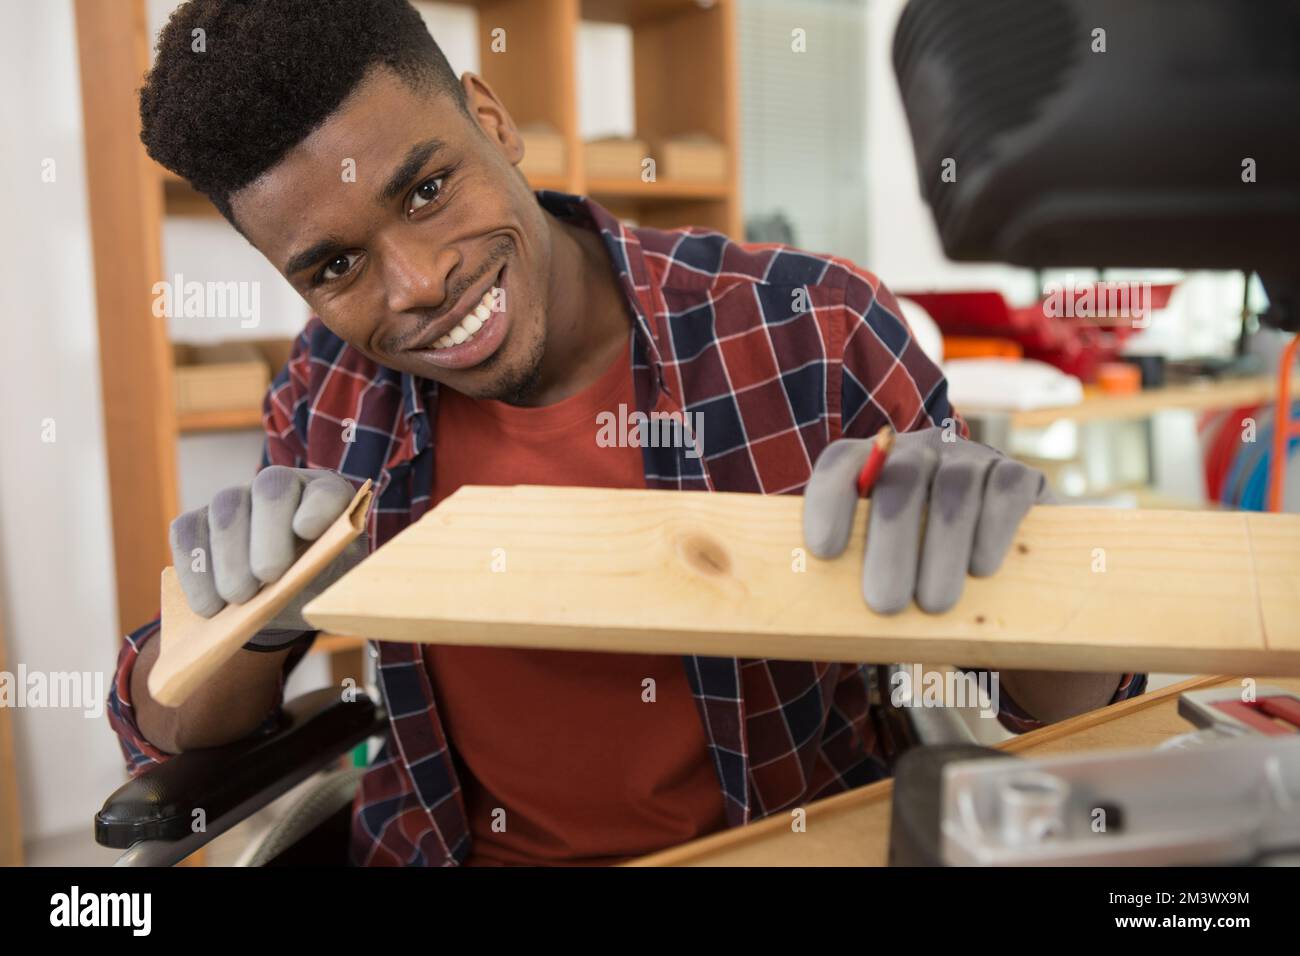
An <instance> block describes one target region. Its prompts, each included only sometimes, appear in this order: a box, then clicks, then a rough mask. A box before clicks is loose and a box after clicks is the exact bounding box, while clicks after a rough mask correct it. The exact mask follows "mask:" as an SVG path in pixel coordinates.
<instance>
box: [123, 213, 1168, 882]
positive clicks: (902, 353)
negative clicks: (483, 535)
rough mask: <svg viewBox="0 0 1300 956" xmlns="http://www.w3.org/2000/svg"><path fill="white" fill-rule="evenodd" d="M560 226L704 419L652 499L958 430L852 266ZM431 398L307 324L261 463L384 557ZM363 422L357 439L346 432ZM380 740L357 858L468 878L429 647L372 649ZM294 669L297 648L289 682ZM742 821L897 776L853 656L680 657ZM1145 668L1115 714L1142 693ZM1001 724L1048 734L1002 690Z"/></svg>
mask: <svg viewBox="0 0 1300 956" xmlns="http://www.w3.org/2000/svg"><path fill="white" fill-rule="evenodd" d="M537 198H538V201H539V202H540V203H541V204H542V205H543V207H544V208H545V209H546V210H548V211H549V212H550V213H551V214H552V215H554V216H557V217H560V218H563V219H567V220H569V221H572V222H575V223H579V224H583V225H586V226H588V227H589V228H593V229H595V230H597V231H598V232H599V233H600V235H601V237H602V239H603V240H604V244H605V248H606V250H607V252H608V253H609V256H610V260H611V266H612V268H613V269H614V271H615V272H616V273H617V276H618V279H619V281H620V283H621V285H622V288H623V291H624V293H625V294H626V296H627V301H628V304H629V306H630V308H631V311H632V313H633V316H634V319H633V321H634V324H635V334H634V335H633V336H632V345H631V348H630V355H629V358H630V361H631V363H632V369H633V377H634V382H635V392H636V400H637V407H638V409H639V410H640V411H641V412H643V413H647V414H648V413H651V412H657V413H661V414H662V413H669V414H671V413H678V415H676V416H674V418H673V419H672V421H674V422H680V421H682V418H681V414H680V413H683V412H684V413H687V414H689V415H690V416H692V417H690V418H687V419H686V421H698V419H696V418H694V417H693V416H694V415H696V414H702V415H703V416H704V425H705V427H704V429H703V432H702V436H701V438H702V443H703V446H704V447H703V449H702V452H703V453H702V455H694V454H689V455H688V454H687V453H686V451H685V448H686V444H685V442H684V441H679V442H675V443H674V445H675V446H676V447H663V443H660V447H646V448H643V449H642V452H643V455H644V462H645V477H646V485H647V487H650V488H676V489H690V490H699V491H713V490H717V491H734V492H754V493H758V494H798V493H800V492H801V491H802V489H803V487H804V485H805V484H806V483H807V481H808V478H809V475H810V474H811V471H812V465H813V462H814V461H815V460H816V459H817V456H818V455H819V454H821V452H822V450H823V449H824V448H825V447H826V446H827V445H828V444H829V443H830V442H832V441H834V440H836V439H837V438H840V437H868V436H871V435H874V434H875V433H876V432H877V431H878V430H879V429H880V428H881V426H883V425H886V424H888V425H891V426H892V427H893V428H895V429H896V430H898V431H910V430H915V429H921V428H929V427H932V426H934V425H940V424H943V423H944V421H945V420H946V419H952V420H953V421H954V422H955V424H956V427H958V428H959V429H960V431H961V433H962V435H963V437H966V435H967V430H966V425H965V422H964V421H962V420H961V418H960V417H959V416H958V415H957V414H956V412H955V411H954V410H953V408H952V407H951V406H950V404H949V402H948V397H947V386H946V383H945V380H944V378H943V375H942V374H941V372H940V371H939V369H938V368H937V367H936V366H935V365H934V364H933V363H932V362H931V361H930V360H929V359H927V358H926V357H925V355H924V354H923V353H922V352H921V350H920V348H919V347H918V346H917V345H916V343H915V342H914V341H913V339H912V337H911V335H910V333H909V331H908V328H907V326H906V324H905V323H904V321H903V319H902V318H901V313H900V310H899V307H898V303H897V301H896V300H895V299H894V298H893V296H892V295H891V294H890V293H889V291H888V290H887V289H886V288H885V287H884V286H883V285H882V284H881V283H880V282H879V280H878V279H877V278H876V277H875V276H873V275H872V274H871V273H869V272H867V271H866V270H864V269H861V268H859V267H858V266H856V265H854V264H853V263H851V262H849V261H847V260H844V259H840V258H836V257H834V256H828V255H815V254H811V253H807V252H801V251H798V250H795V249H791V248H789V247H785V246H778V245H754V244H742V243H738V242H734V241H732V240H731V239H728V238H727V237H725V236H723V235H720V234H718V233H716V232H711V231H707V230H703V229H697V228H690V229H678V230H666V231H665V230H659V229H650V228H634V227H628V226H625V225H623V224H622V223H620V222H619V221H618V220H617V219H615V218H614V217H613V216H612V215H610V214H609V213H608V212H607V211H606V210H605V209H603V208H602V207H601V206H599V205H598V204H596V203H595V202H593V201H591V200H589V199H585V198H582V197H577V196H570V195H566V194H563V193H558V192H551V191H546V190H543V191H540V192H538V193H537ZM437 397H438V386H437V384H436V383H435V382H433V381H431V380H427V379H418V378H416V377H414V376H411V375H409V374H404V373H400V372H396V371H393V370H391V369H388V368H384V367H382V366H379V365H377V364H375V363H374V362H372V361H370V360H369V359H366V358H365V357H363V356H362V355H360V354H359V353H358V352H356V351H355V350H353V349H352V348H350V347H349V346H348V345H347V344H346V343H345V342H344V341H343V340H341V339H339V338H338V337H337V336H335V335H334V334H333V333H331V332H330V331H329V330H328V329H327V328H325V326H324V325H323V324H322V323H321V322H320V320H319V319H315V318H313V319H312V320H311V321H309V322H308V324H307V325H306V327H305V328H304V330H303V331H302V333H301V334H300V335H299V336H298V338H297V341H296V343H295V346H294V349H293V353H292V356H291V358H290V359H289V362H288V364H287V366H286V367H285V368H284V369H283V370H282V371H281V372H280V374H279V375H278V376H277V377H276V379H275V381H274V383H273V384H272V386H271V389H270V392H269V393H268V395H267V398H266V401H265V403H264V407H263V411H264V425H265V429H266V436H267V437H266V446H265V451H264V454H263V459H262V466H263V467H265V466H266V465H269V464H279V465H289V466H292V467H296V468H302V467H311V468H325V469H330V470H333V471H337V472H339V473H340V474H342V475H343V476H344V477H345V478H347V479H349V480H350V481H351V482H352V483H353V484H354V485H355V486H358V487H359V486H360V485H361V483H362V482H364V481H365V480H366V479H372V480H373V481H374V482H375V488H376V501H377V504H376V505H375V506H374V507H373V508H372V511H371V514H370V518H369V528H368V530H369V533H370V540H371V546H372V548H373V547H380V546H382V545H383V544H384V542H385V541H387V540H389V539H390V538H392V537H393V535H395V534H397V533H398V532H399V531H401V530H402V529H403V528H405V527H407V526H408V525H409V524H411V523H412V522H414V521H416V520H417V519H419V518H420V516H421V515H423V514H424V513H425V512H426V511H427V510H428V508H429V506H430V494H431V489H432V486H433V475H434V453H435V447H436V445H435V436H434V434H433V424H434V422H436V420H437V415H436V402H437ZM349 422H351V423H355V429H354V432H353V434H352V435H351V436H350V437H351V439H352V440H350V441H345V440H344V437H343V436H344V429H345V426H346V425H347V424H348V423H349ZM157 631H158V622H157V621H156V620H155V621H153V622H150V623H149V624H147V625H145V626H144V627H141V628H140V629H139V630H137V631H135V632H133V633H132V634H131V635H129V636H128V638H127V640H126V642H125V643H124V645H123V648H122V653H121V656H120V659H119V663H118V670H117V676H116V679H115V681H114V692H113V694H112V695H111V698H110V705H109V719H110V722H111V723H112V726H113V728H114V730H115V731H116V732H117V734H118V737H119V740H120V742H121V746H122V749H123V752H124V753H125V755H126V758H127V766H128V770H129V771H130V772H131V773H132V774H136V773H139V772H142V771H143V770H145V769H147V768H148V767H150V766H153V765H154V764H156V763H159V762H161V761H163V760H166V759H167V757H168V755H167V754H165V753H163V752H161V751H159V750H158V748H156V747H155V746H153V745H152V744H151V743H149V741H147V740H146V739H145V738H144V737H143V735H142V734H141V733H140V729H139V727H138V726H137V724H136V722H135V718H134V713H133V710H132V706H131V698H130V679H131V669H132V666H133V665H134V663H135V660H136V658H137V656H138V653H139V650H140V648H141V647H142V646H143V644H144V642H145V641H147V640H149V639H150V638H152V637H153V636H154V635H156V634H157ZM373 646H374V647H376V648H377V652H378V658H379V681H380V685H381V688H382V692H383V696H384V700H385V703H386V706H387V709H388V714H389V731H388V734H387V735H386V738H385V740H384V743H383V746H382V748H381V749H380V750H379V752H378V754H377V755H376V757H375V759H374V761H373V762H372V763H371V765H370V767H369V770H368V771H367V773H366V774H365V776H364V778H363V780H362V783H361V786H360V789H359V792H358V794H357V798H356V802H355V804H354V807H353V824H352V844H351V860H352V862H353V863H355V864H358V865H455V864H459V863H461V862H463V861H464V860H465V858H466V856H467V855H468V852H469V846H470V835H469V829H468V826H467V823H466V819H465V815H464V809H463V805H462V801H461V791H460V786H459V784H458V782H457V778H456V772H455V769H454V767H453V763H452V759H451V753H450V750H449V746H448V740H447V737H446V734H445V733H444V729H443V726H442V723H441V721H440V719H439V716H438V709H437V702H436V701H435V700H434V696H433V692H432V688H431V684H430V680H429V677H428V674H427V672H426V670H425V663H424V660H423V658H422V656H421V648H420V646H419V645H412V644H396V643H387V642H378V643H376V644H375V645H373ZM301 657H302V651H301V650H299V651H296V652H295V653H294V654H292V655H291V656H290V658H289V660H288V662H287V664H286V668H285V671H286V673H287V671H288V670H289V669H291V668H292V667H293V666H294V665H295V664H296V663H297V661H298V660H300V659H301ZM683 663H684V666H685V668H686V673H687V677H688V679H689V682H690V686H691V689H692V691H693V694H694V696H695V700H696V704H697V708H698V710H699V714H700V719H701V720H702V722H703V725H704V729H705V734H706V740H707V742H708V749H709V753H710V756H711V759H712V761H713V764H714V767H715V769H716V771H717V775H718V781H719V786H720V787H721V790H722V794H723V800H724V804H725V808H726V814H727V820H728V823H729V825H731V826H740V825H742V824H745V823H748V822H750V821H751V820H755V819H758V818H760V817H763V816H766V815H768V814H771V813H776V812H778V811H782V810H787V809H789V808H791V807H795V806H800V805H803V804H805V803H806V802H808V801H810V800H814V799H817V798H820V797H824V796H828V795H830V794H834V793H838V792H841V791H844V790H848V789H850V788H853V787H858V786H862V785H864V784H868V783H871V782H873V781H875V780H878V779H880V778H882V777H884V776H886V775H887V770H886V766H885V764H884V762H883V761H882V759H881V752H880V750H881V745H880V742H879V741H878V740H877V736H876V734H875V732H874V730H873V721H872V720H870V719H869V704H868V695H867V683H866V676H867V667H868V666H869V665H866V664H859V663H845V664H834V663H815V662H804V661H774V660H747V659H736V658H718V657H698V656H688V657H684V658H683ZM1144 686H1145V680H1144V679H1142V677H1141V675H1139V676H1138V679H1134V680H1129V681H1127V682H1126V684H1125V686H1123V687H1121V688H1120V690H1119V691H1118V692H1117V693H1116V695H1115V699H1116V700H1118V699H1122V698H1124V697H1128V696H1132V695H1133V694H1136V693H1140V692H1141V690H1142V689H1143V688H1144ZM1000 696H1001V712H1000V714H999V719H1000V720H1001V721H1002V722H1003V723H1004V725H1006V726H1007V727H1009V728H1011V729H1013V730H1016V731H1022V730H1025V729H1029V728H1030V727H1033V726H1035V725H1036V724H1035V722H1034V721H1033V720H1032V719H1031V718H1030V717H1029V716H1028V715H1027V714H1025V713H1024V712H1023V711H1021V710H1020V709H1019V708H1018V707H1017V706H1016V704H1015V703H1014V701H1011V700H1010V699H1009V697H1008V696H1007V695H1006V694H1005V693H1003V694H1001V695H1000Z"/></svg>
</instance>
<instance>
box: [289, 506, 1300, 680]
mask: <svg viewBox="0 0 1300 956" xmlns="http://www.w3.org/2000/svg"><path fill="white" fill-rule="evenodd" d="M802 505H803V500H802V499H801V498H799V497H795V496H788V495H780V496H763V495H746V494H723V493H712V494H711V493H706V492H677V491H633V490H606V489H592V488H549V487H533V486H515V487H511V488H485V487H473V486H467V487H465V488H462V489H461V490H459V491H458V492H456V494H454V495H452V496H451V497H449V498H447V499H446V500H445V501H444V502H442V504H440V505H439V506H438V507H437V508H435V509H434V510H433V511H431V512H430V513H429V514H428V515H426V516H425V517H424V518H423V519H421V520H420V521H419V522H417V523H416V524H415V525H413V526H412V527H410V528H408V529H407V530H406V531H404V532H402V533H401V534H400V535H398V536H397V537H396V538H394V539H393V540H392V541H390V542H388V543H387V544H386V545H385V546H384V547H383V548H381V549H379V550H378V551H376V552H375V553H374V554H373V555H372V556H371V557H370V558H369V559H367V560H366V561H365V562H363V563H362V564H361V565H359V566H358V567H357V568H355V569H353V571H352V572H350V573H349V574H348V575H346V576H344V577H343V578H342V579H341V580H340V581H338V582H337V583H336V584H335V585H334V586H333V587H332V588H330V589H329V590H327V591H326V592H325V593H324V594H322V595H321V596H320V597H318V598H317V599H316V600H314V601H313V602H312V603H311V604H309V605H308V606H307V607H306V608H305V610H304V614H305V615H306V617H307V618H308V620H310V621H311V622H312V623H313V625H315V626H317V627H320V628H322V629H323V630H328V631H331V632H334V633H348V634H361V635H365V636H367V637H371V638H375V639H378V640H389V641H408V642H419V643H445V644H470V645H483V646H508V647H541V648H556V649H569V650H604V651H625V652H634V653H673V654H684V653H696V654H705V655H722V656H739V657H769V658H776V659H791V660H826V661H870V662H890V661H903V662H910V661H926V662H931V663H951V664H959V665H962V666H977V667H995V668H1045V669H1053V670H1078V669H1087V670H1095V671H1102V670H1115V671H1128V670H1140V671H1148V670H1152V671H1165V672H1174V673H1180V672H1181V673H1207V672H1218V673H1238V672H1245V673H1252V674H1256V675H1258V676H1266V675H1281V674H1300V635H1298V634H1297V629H1300V616H1298V615H1296V614H1294V613H1287V609H1288V607H1289V605H1288V604H1287V603H1286V601H1287V599H1286V597H1285V596H1284V594H1285V593H1286V591H1285V589H1286V586H1287V583H1288V582H1290V584H1291V586H1292V591H1294V589H1295V585H1296V582H1295V580H1294V578H1293V576H1292V575H1291V569H1292V568H1293V567H1294V562H1296V561H1298V560H1300V517H1296V516H1290V515H1272V516H1259V517H1261V518H1264V517H1267V518H1268V519H1269V522H1268V523H1266V524H1261V525H1260V526H1261V527H1267V528H1268V532H1269V533H1268V537H1267V548H1268V551H1267V555H1268V560H1269V561H1270V563H1271V565H1270V566H1271V567H1272V568H1274V570H1271V571H1268V572H1267V573H1265V574H1264V576H1263V577H1261V576H1260V574H1257V570H1256V566H1255V563H1254V558H1253V556H1252V553H1251V536H1250V534H1249V533H1248V528H1247V518H1246V516H1245V515H1243V514H1240V513H1214V512H1183V511H1127V510H1119V509H1106V508H1072V507H1042V508H1035V509H1034V510H1033V511H1032V512H1031V513H1030V514H1029V515H1028V516H1027V517H1026V518H1025V521H1024V522H1023V524H1022V526H1021V529H1020V532H1019V535H1018V537H1017V540H1016V543H1015V544H1014V545H1013V546H1012V549H1011V553H1010V554H1009V555H1008V557H1007V560H1006V562H1005V564H1004V566H1003V568H1002V569H1001V570H1000V571H999V573H998V574H996V575H994V576H993V577H990V578H984V579H973V578H972V579H969V580H968V581H967V583H966V590H965V593H964V595H963V597H962V600H961V601H960V602H959V603H958V604H957V606H956V607H955V608H954V609H953V610H952V611H950V612H948V613H947V614H943V615H931V614H925V613H923V612H922V611H920V610H918V609H917V608H915V607H914V606H913V607H912V608H910V609H908V610H906V611H904V612H903V613H901V614H898V615H894V616H888V617H886V616H881V615H877V614H874V613H872V612H871V611H870V610H869V609H868V608H867V607H866V606H865V604H864V603H863V602H862V599H861V596H860V587H859V581H860V574H861V566H862V557H861V555H862V550H863V544H864V529H865V524H866V521H865V515H866V511H867V507H868V506H867V505H866V504H865V503H864V504H863V506H862V507H861V508H859V512H858V518H857V524H856V528H855V531H854V534H853V538H852V540H851V542H850V545H849V549H848V552H847V554H846V556H845V557H843V558H841V559H839V560H836V561H817V560H815V559H812V558H808V559H807V562H806V570H803V571H799V570H798V568H799V567H800V565H799V561H800V554H801V552H802V549H801V545H802V532H801V509H802ZM494 568H497V569H499V570H494ZM1094 569H1096V570H1094ZM1261 573H1262V572H1261ZM1261 582H1262V583H1261ZM1261 588H1263V591H1264V593H1265V594H1266V595H1268V596H1269V598H1268V600H1269V602H1270V603H1269V604H1268V605H1267V607H1268V609H1269V612H1268V614H1267V616H1266V615H1265V614H1262V613H1261V605H1260V599H1259V596H1258V595H1259V593H1260V589H1261ZM1275 592H1276V597H1274V596H1273V595H1274V594H1275ZM1274 607H1276V611H1274V610H1273V608H1274ZM1266 621H1267V628H1268V630H1267V632H1266V631H1265V622H1266Z"/></svg>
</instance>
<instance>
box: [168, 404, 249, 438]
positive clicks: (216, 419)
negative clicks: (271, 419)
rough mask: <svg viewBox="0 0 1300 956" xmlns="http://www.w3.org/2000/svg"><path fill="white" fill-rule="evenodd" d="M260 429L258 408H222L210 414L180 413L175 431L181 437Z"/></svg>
mask: <svg viewBox="0 0 1300 956" xmlns="http://www.w3.org/2000/svg"><path fill="white" fill-rule="evenodd" d="M261 427H262V409H260V408H223V409H219V410H216V411H210V412H181V413H179V414H177V416H176V430H177V431H178V432H180V433H181V434H182V435H186V434H194V433H198V432H228V431H243V430H245V429H253V428H261Z"/></svg>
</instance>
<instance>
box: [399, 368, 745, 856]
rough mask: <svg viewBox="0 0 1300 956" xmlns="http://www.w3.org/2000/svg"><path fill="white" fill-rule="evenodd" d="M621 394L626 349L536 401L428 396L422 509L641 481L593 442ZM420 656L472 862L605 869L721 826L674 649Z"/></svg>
mask: <svg viewBox="0 0 1300 956" xmlns="http://www.w3.org/2000/svg"><path fill="white" fill-rule="evenodd" d="M619 403H623V404H625V405H626V406H627V408H628V410H629V412H630V411H631V410H632V409H635V408H636V402H635V394H634V390H633V384H632V368H631V363H630V362H629V361H628V358H627V356H626V354H620V355H619V357H618V359H617V360H616V361H615V362H614V363H613V364H612V365H611V366H610V367H609V369H608V370H607V371H606V372H604V373H603V374H602V375H601V377H600V379H599V380H598V381H596V382H595V383H593V384H592V385H590V386H588V387H587V388H585V389H584V390H583V391H581V392H579V393H577V394H576V395H573V396H570V397H569V398H566V399H564V400H563V401H561V402H557V403H556V404H554V405H546V406H543V407H539V408H520V407H515V406H511V405H506V404H504V403H502V402H494V401H476V400H473V399H470V398H466V397H465V396H464V395H461V394H459V393H458V392H454V391H452V390H451V389H448V388H443V389H441V390H440V391H439V396H438V415H437V424H436V428H437V431H436V432H435V434H436V436H437V442H438V453H437V459H436V461H437V463H436V466H435V475H434V493H433V499H434V502H435V504H436V503H437V502H439V501H441V500H442V499H443V498H445V497H446V496H447V495H449V494H451V493H452V492H454V491H455V490H456V489H457V488H459V487H460V486H461V485H464V484H479V485H518V484H532V485H583V486H587V487H596V488H644V487H645V471H644V466H643V464H642V458H641V449H639V448H634V447H622V448H620V447H613V448H602V447H599V446H598V445H597V443H596V434H597V432H598V431H599V424H598V421H597V415H598V414H599V413H600V412H604V411H609V412H613V413H614V415H615V416H618V406H619ZM424 657H425V662H426V664H427V666H428V669H429V674H430V678H431V679H432V681H433V688H434V695H435V699H436V700H437V704H438V712H439V714H440V715H441V717H442V720H443V724H444V726H445V727H446V729H447V735H448V739H449V741H450V742H451V747H452V752H453V759H454V760H455V766H456V769H457V772H458V775H459V777H460V783H461V787H462V794H463V796H464V800H465V812H466V814H467V815H468V817H469V830H470V835H471V838H472V840H473V845H472V849H471V853H470V857H469V860H468V862H469V864H470V865H483V864H489V865H490V864H536V865H555V864H580V863H587V864H603V863H615V862H619V861H621V860H624V859H628V858H630V857H634V856H639V855H641V854H643V853H649V852H652V851H655V850H660V849H663V848H665V847H668V846H672V845H674V844H677V843H683V842H686V841H687V840H691V839H694V838H695V837H698V836H702V835H704V834H706V833H711V832H713V831H715V830H720V829H722V828H723V827H725V826H726V814H725V811H724V809H723V803H722V788H721V784H720V783H719V781H718V776H717V773H716V771H715V770H714V767H713V760H712V757H711V756H710V754H709V752H708V748H707V745H706V743H705V738H704V728H703V725H702V724H701V721H700V715H699V711H698V710H697V709H696V704H695V700H694V698H693V697H692V695H691V689H690V685H689V684H688V683H687V680H686V671H685V668H684V666H683V662H682V658H681V657H678V656H664V655H652V654H605V653H592V652H573V651H537V650H515V649H507V648H479V647H453V646H443V645H437V644H429V645H426V646H425V648H424ZM647 678H652V679H653V680H654V701H653V702H647V701H646V700H644V699H643V697H644V695H646V694H647V691H646V689H645V684H644V682H645V680H646V679H647ZM501 811H504V813H502V812H501ZM503 827H504V829H503Z"/></svg>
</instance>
